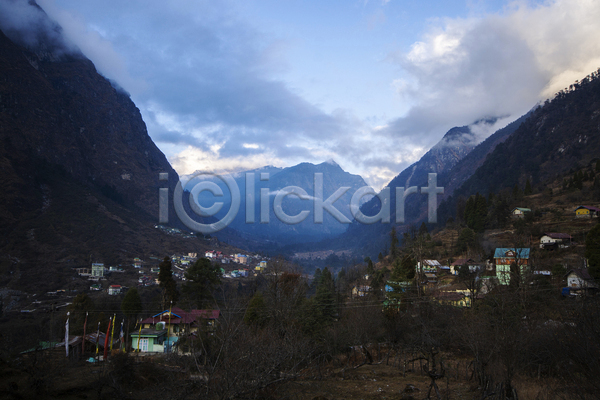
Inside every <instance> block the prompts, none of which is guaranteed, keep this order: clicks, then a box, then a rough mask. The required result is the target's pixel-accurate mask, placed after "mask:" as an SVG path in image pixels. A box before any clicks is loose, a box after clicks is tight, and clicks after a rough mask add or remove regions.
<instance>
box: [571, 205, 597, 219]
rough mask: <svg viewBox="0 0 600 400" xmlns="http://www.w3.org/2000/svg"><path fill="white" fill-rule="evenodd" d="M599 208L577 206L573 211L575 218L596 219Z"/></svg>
mask: <svg viewBox="0 0 600 400" xmlns="http://www.w3.org/2000/svg"><path fill="white" fill-rule="evenodd" d="M598 213H600V208H598V207H592V206H579V207H577V208H576V209H575V217H576V218H592V217H594V218H598Z"/></svg>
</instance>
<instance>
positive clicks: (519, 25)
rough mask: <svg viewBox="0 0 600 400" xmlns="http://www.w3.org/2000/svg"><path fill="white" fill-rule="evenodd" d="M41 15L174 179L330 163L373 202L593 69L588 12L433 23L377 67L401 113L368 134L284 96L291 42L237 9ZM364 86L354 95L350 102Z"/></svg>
mask: <svg viewBox="0 0 600 400" xmlns="http://www.w3.org/2000/svg"><path fill="white" fill-rule="evenodd" d="M39 3H40V4H41V5H42V7H43V8H44V9H45V10H46V11H47V12H48V13H49V15H50V16H51V17H53V18H55V19H56V20H57V21H58V22H59V23H60V24H61V25H62V26H63V28H64V32H65V35H66V36H67V37H68V38H69V39H70V41H71V42H73V43H74V44H75V45H76V46H77V47H79V48H80V49H81V51H82V52H83V53H84V54H85V55H86V56H88V57H89V58H90V59H91V60H92V61H93V62H94V64H95V65H96V67H97V68H98V70H99V71H100V72H101V73H103V74H104V75H105V76H107V77H108V78H111V79H114V80H115V81H117V82H118V83H119V84H120V85H121V86H123V87H124V89H125V90H127V91H129V92H130V93H131V96H132V99H133V100H134V102H135V103H136V105H137V106H138V107H139V108H140V111H141V112H142V115H143V118H144V121H145V122H146V124H147V127H148V131H149V133H150V135H151V136H152V138H153V139H154V140H155V141H156V142H157V144H158V145H159V146H160V148H161V149H162V150H163V151H165V152H166V153H167V155H168V157H169V159H170V161H171V162H172V164H173V166H174V167H175V169H176V170H177V171H178V172H180V173H182V174H185V173H191V172H193V171H196V170H201V169H211V168H214V169H217V168H219V169H225V170H228V171H235V170H240V169H251V168H257V167H261V166H264V165H267V164H272V165H276V166H291V165H294V164H296V163H299V162H302V161H309V162H321V161H323V160H326V159H330V158H334V159H335V160H336V161H338V163H339V164H340V166H341V167H342V168H344V169H345V170H348V171H350V172H352V173H359V174H361V176H363V178H364V179H365V180H366V181H367V182H368V183H369V184H371V185H373V186H374V187H378V188H380V187H382V186H383V185H385V184H386V183H387V182H389V180H391V179H392V178H393V177H394V176H395V175H397V174H398V173H400V172H401V171H402V170H403V169H404V168H406V167H408V166H409V165H410V164H411V163H413V162H415V161H417V160H418V159H419V158H420V157H421V156H422V155H423V154H424V153H425V152H426V151H427V150H428V149H429V148H430V147H431V146H432V145H434V144H435V143H436V142H437V141H439V140H440V139H441V138H442V136H443V135H444V134H445V133H446V132H447V131H448V130H449V129H450V128H452V127H454V126H463V125H467V124H470V123H473V122H474V121H477V120H479V119H481V118H486V117H500V116H501V117H506V119H503V120H502V122H504V123H506V122H509V120H510V119H515V118H517V117H519V116H520V115H522V114H523V113H525V112H526V111H527V110H529V109H530V108H531V107H532V106H533V105H534V104H535V103H536V102H538V101H540V100H543V99H544V98H546V97H548V96H552V94H553V93H554V92H556V91H558V90H560V89H562V88H564V87H567V86H568V85H569V84H570V83H572V82H573V81H575V80H576V79H581V78H582V77H583V76H585V75H587V74H588V73H590V72H591V71H593V70H595V69H597V67H598V66H599V65H600V42H598V41H597V37H598V36H599V34H600V24H598V23H597V21H599V20H600V2H597V1H594V0H579V1H569V0H556V1H548V2H545V3H542V4H541V5H536V4H533V5H530V3H523V2H515V3H511V4H510V5H509V6H507V7H506V8H505V9H504V10H502V11H501V12H499V13H497V14H488V15H483V14H482V13H478V14H477V16H476V17H469V18H454V19H448V18H445V19H444V18H440V19H431V20H429V22H428V25H427V27H426V30H425V33H424V34H423V35H422V36H421V37H420V38H419V40H418V41H415V42H414V43H413V44H412V46H410V48H403V49H399V50H397V51H395V52H391V53H389V55H388V57H387V58H385V62H387V63H391V64H392V65H394V66H396V67H397V68H398V76H397V78H396V79H394V80H390V82H389V87H390V88H393V89H394V90H395V91H396V93H397V98H398V100H399V103H401V104H403V106H402V107H403V108H404V109H406V108H407V107H408V106H406V104H410V108H409V110H408V111H407V112H406V113H405V114H404V115H403V116H402V117H399V118H395V119H392V120H389V121H386V122H385V123H379V125H380V126H377V127H373V126H372V125H371V123H370V121H369V120H361V119H359V118H357V117H356V114H357V113H355V112H354V111H353V110H348V109H338V110H334V111H332V112H325V111H323V109H322V107H320V106H319V105H318V104H314V103H311V102H309V101H307V100H306V98H305V97H304V96H303V92H302V90H303V89H304V90H306V89H305V88H302V87H300V88H296V87H295V86H293V85H292V84H291V83H290V82H286V80H285V72H286V71H287V70H289V69H290V68H292V67H295V68H302V66H298V65H291V64H290V63H291V60H295V59H294V58H293V57H289V56H288V51H289V49H290V46H292V45H294V44H293V43H294V41H293V39H294V38H291V41H288V40H290V38H287V37H278V36H276V35H274V34H272V33H268V32H267V30H266V29H268V28H265V27H264V26H257V25H254V23H255V22H254V21H249V20H247V19H246V18H245V17H244V15H247V14H243V13H241V12H240V11H239V10H240V9H241V7H240V5H239V3H236V2H231V1H228V0H223V1H220V2H212V1H208V0H197V1H196V0H194V1H192V0H173V1H169V2H159V1H142V0H131V1H128V2H122V1H119V0H103V1H102V2H100V1H92V0H89V1H86V2H81V1H79V0H39ZM5 4H9V5H10V4H13V5H14V4H15V3H14V2H12V1H8V2H0V7H2V6H3V7H6V5H5ZM59 4H60V6H59ZM382 5H383V6H384V7H381V6H382ZM395 6H396V3H394V2H388V1H382V2H381V4H377V9H376V10H374V12H372V13H368V15H367V16H366V19H365V17H364V16H363V17H362V18H363V19H362V21H363V24H361V29H364V30H368V29H369V27H371V28H373V27H376V28H377V29H374V30H373V31H369V32H367V33H368V34H374V33H376V32H382V33H389V32H391V31H389V32H388V31H387V30H391V29H394V27H396V29H398V30H400V29H402V27H401V26H400V25H401V24H395V23H394V21H395V20H394V15H393V14H394V12H395V11H392V10H393V9H394V7H395ZM66 10H69V11H66ZM1 11H2V9H0V23H4V24H7V22H6V20H8V21H9V22H8V23H10V24H12V25H14V26H16V27H24V26H26V22H24V21H29V20H30V19H28V18H30V16H27V15H25V14H26V12H25V11H23V10H18V9H17V10H16V11H15V10H11V11H10V13H4V12H1ZM9 14H11V15H12V16H13V17H11V18H7V17H6V15H9ZM341 15H342V14H341ZM3 21H4V22H3ZM365 22H366V23H365ZM374 31H376V32H374ZM394 33H395V32H394ZM397 35H402V33H401V32H400V31H399V33H397ZM369 37H372V38H381V37H382V36H376V35H373V36H369ZM324 38H325V39H324V42H327V41H328V40H327V39H328V38H327V37H324ZM373 40H376V39H373ZM331 43H333V42H331ZM296 45H297V44H296ZM317 45H318V43H317V44H310V46H317ZM319 50H321V51H322V49H321V48H319ZM334 50H335V49H332V50H331V51H334ZM356 51H357V52H359V51H360V47H359V46H357V47H356ZM357 56H358V57H360V56H362V53H360V52H359V53H357ZM340 62H341V63H344V64H341V65H330V64H327V65H328V66H327V68H339V69H340V70H343V69H344V68H352V65H351V64H350V63H348V59H343V60H341V61H340ZM373 62H379V61H373ZM324 68H325V67H324ZM369 73H372V74H376V73H377V69H375V68H374V69H373V72H371V70H369V69H365V74H369ZM315 78H317V79H319V78H321V77H320V76H318V74H315ZM361 84H363V82H360V81H349V82H348V83H347V85H348V88H349V90H348V93H352V90H351V89H352V87H354V86H356V87H358V86H359V85H361ZM373 90H375V89H373ZM497 125H498V124H497ZM498 127H499V126H498ZM474 131H475V133H476V137H477V138H478V140H483V139H484V138H485V137H486V136H487V135H489V134H490V133H491V130H490V128H489V127H488V126H483V125H481V126H476V127H474Z"/></svg>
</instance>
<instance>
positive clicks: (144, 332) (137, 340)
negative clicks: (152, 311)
mask: <svg viewBox="0 0 600 400" xmlns="http://www.w3.org/2000/svg"><path fill="white" fill-rule="evenodd" d="M163 326H164V325H162V324H159V325H157V327H155V328H145V329H144V328H142V329H141V330H138V331H137V332H132V333H131V334H130V335H129V336H130V337H131V349H132V350H133V351H139V352H140V353H164V352H165V350H168V347H165V342H166V341H167V330H166V329H161V327H163Z"/></svg>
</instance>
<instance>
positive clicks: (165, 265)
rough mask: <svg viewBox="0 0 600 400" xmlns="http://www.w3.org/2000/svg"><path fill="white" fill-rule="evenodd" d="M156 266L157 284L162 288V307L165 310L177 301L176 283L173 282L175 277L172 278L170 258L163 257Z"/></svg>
mask: <svg viewBox="0 0 600 400" xmlns="http://www.w3.org/2000/svg"><path fill="white" fill-rule="evenodd" d="M158 268H159V271H158V281H159V286H160V288H161V289H162V290H163V296H162V307H163V309H165V310H166V309H167V307H169V306H170V305H175V304H176V303H177V300H179V291H177V283H175V279H173V270H172V268H171V259H170V258H169V257H165V258H164V260H163V261H162V262H161V263H160V264H158Z"/></svg>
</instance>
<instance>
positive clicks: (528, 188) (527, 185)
mask: <svg viewBox="0 0 600 400" xmlns="http://www.w3.org/2000/svg"><path fill="white" fill-rule="evenodd" d="M523 193H524V194H525V196H529V195H530V194H532V193H533V189H531V182H529V178H527V181H526V182H525V191H524V192H523Z"/></svg>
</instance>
